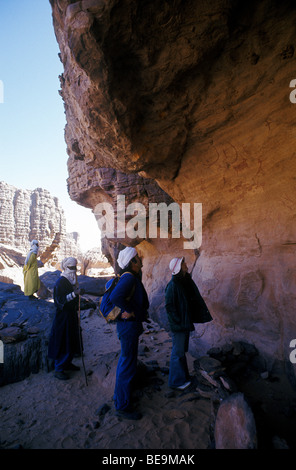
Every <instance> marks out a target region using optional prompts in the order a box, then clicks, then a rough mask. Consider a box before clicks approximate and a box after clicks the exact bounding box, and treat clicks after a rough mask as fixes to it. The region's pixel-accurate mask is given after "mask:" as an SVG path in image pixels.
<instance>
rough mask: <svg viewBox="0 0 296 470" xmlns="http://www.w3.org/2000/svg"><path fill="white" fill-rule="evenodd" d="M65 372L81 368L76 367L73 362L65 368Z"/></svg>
mask: <svg viewBox="0 0 296 470" xmlns="http://www.w3.org/2000/svg"><path fill="white" fill-rule="evenodd" d="M65 370H80V367H78V366H75V364H72V362H71V363H70V364H68V365H67V366H65Z"/></svg>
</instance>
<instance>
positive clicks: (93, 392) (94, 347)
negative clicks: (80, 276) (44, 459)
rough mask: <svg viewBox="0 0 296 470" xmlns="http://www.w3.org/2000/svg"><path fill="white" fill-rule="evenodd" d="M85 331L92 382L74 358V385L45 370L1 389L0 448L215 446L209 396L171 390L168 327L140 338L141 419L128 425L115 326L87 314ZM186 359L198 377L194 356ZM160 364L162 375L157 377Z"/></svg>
mask: <svg viewBox="0 0 296 470" xmlns="http://www.w3.org/2000/svg"><path fill="white" fill-rule="evenodd" d="M145 325H146V324H145ZM81 326H82V332H83V333H82V334H83V342H84V363H85V367H86V370H87V382H88V385H86V381H85V376H84V373H83V368H82V360H81V358H76V359H75V360H74V361H73V362H74V363H75V364H77V365H79V366H80V367H81V370H80V371H77V372H71V378H70V380H68V381H60V380H58V379H56V378H55V377H54V375H53V372H49V373H47V372H39V373H38V374H32V375H30V376H29V377H28V378H26V379H25V380H23V381H22V382H18V383H14V384H9V385H6V386H4V387H1V388H0V448H2V449H10V448H18V447H21V448H24V449H207V448H209V446H210V445H211V426H212V425H213V420H214V411H213V405H212V403H211V400H208V399H203V398H200V399H198V400H197V399H196V394H194V393H193V392H190V391H187V393H184V392H179V391H172V390H171V389H170V388H169V387H168V374H167V369H168V364H169V358H170V352H171V339H170V336H169V334H168V333H167V332H166V331H165V330H163V329H161V328H160V327H159V326H158V325H157V324H154V323H153V322H152V323H151V324H150V325H149V327H147V326H146V327H145V332H144V333H143V334H142V336H141V337H140V346H139V360H140V361H141V363H142V364H145V368H143V371H144V375H143V377H142V383H140V388H139V389H138V390H137V391H136V395H135V400H137V401H136V403H137V404H136V407H137V410H139V411H141V413H142V414H143V418H142V419H141V420H139V421H128V420H121V419H120V418H118V417H117V416H116V415H115V412H114V405H113V399H112V396H113V390H114V383H115V371H116V365H117V361H118V357H119V352H120V343H119V340H118V338H117V335H116V325H114V324H113V325H109V324H106V322H105V320H104V319H103V318H102V317H99V316H98V314H97V313H96V312H94V313H91V312H90V311H87V312H85V313H84V315H83V316H82V320H81ZM187 357H188V365H189V370H190V372H191V373H193V374H194V368H193V360H194V358H193V357H191V356H190V354H188V355H187ZM155 361H157V364H158V366H159V367H160V368H161V370H157V371H155V372H153V368H154V365H155V364H156V363H155ZM147 371H148V372H149V374H147ZM150 372H151V375H150ZM102 405H107V407H105V408H103V409H101V407H102ZM106 410H107V411H106Z"/></svg>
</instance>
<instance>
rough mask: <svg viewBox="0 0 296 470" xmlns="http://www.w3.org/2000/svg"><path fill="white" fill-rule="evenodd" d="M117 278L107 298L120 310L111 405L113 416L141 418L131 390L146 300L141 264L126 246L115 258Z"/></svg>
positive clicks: (144, 316)
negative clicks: (134, 406) (114, 413)
mask: <svg viewBox="0 0 296 470" xmlns="http://www.w3.org/2000/svg"><path fill="white" fill-rule="evenodd" d="M117 262H118V265H119V267H120V268H121V272H120V274H121V277H120V279H119V281H118V284H117V285H116V287H115V289H114V291H113V292H112V294H111V296H110V300H111V302H112V303H113V305H116V306H117V307H119V308H121V314H120V316H119V319H118V321H117V334H118V338H119V340H120V344H121V353H120V357H119V361H118V365H117V370H116V384H115V390H114V404H115V409H116V414H117V416H119V417H122V418H126V419H141V417H142V415H141V413H139V412H137V411H135V410H134V409H133V406H132V403H131V391H132V383H133V379H134V378H135V376H136V372H137V360H138V343H139V336H140V335H141V333H143V326H142V322H143V321H145V320H147V311H148V308H149V301H148V296H147V293H146V290H145V288H144V286H143V284H142V281H141V277H142V276H141V275H142V261H141V259H140V257H139V256H138V253H137V250H136V249H135V248H132V247H127V248H125V249H124V250H122V251H121V252H120V253H119V256H118V259H117Z"/></svg>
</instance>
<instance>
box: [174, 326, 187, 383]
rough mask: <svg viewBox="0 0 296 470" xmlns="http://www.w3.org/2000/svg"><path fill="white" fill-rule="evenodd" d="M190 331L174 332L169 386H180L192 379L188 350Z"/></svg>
mask: <svg viewBox="0 0 296 470" xmlns="http://www.w3.org/2000/svg"><path fill="white" fill-rule="evenodd" d="M189 335H190V333H189V332H186V331H185V332H184V331H181V332H172V339H173V347H172V353H171V360H170V372H169V386H170V387H172V388H175V387H180V386H181V385H183V384H184V383H185V382H188V380H190V376H189V371H188V366H187V359H186V352H187V351H188V345H189Z"/></svg>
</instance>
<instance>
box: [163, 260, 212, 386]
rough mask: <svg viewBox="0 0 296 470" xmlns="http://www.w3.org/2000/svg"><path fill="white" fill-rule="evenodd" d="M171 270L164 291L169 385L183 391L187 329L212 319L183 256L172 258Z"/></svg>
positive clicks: (186, 380)
mask: <svg viewBox="0 0 296 470" xmlns="http://www.w3.org/2000/svg"><path fill="white" fill-rule="evenodd" d="M170 270H171V271H172V279H171V281H170V282H169V283H168V285H167V287H166V290H165V307H166V311H167V315H168V321H169V326H170V330H171V332H172V340H173V346H172V352H171V359H170V371H169V386H170V387H171V388H176V389H178V390H185V389H186V388H187V387H189V385H190V384H191V381H190V376H189V371H188V365H187V359H186V352H187V351H188V346H189V336H190V332H191V331H194V323H205V322H208V321H211V320H212V317H211V315H210V313H209V311H208V308H207V306H206V304H205V302H204V300H203V298H202V296H201V295H200V293H199V290H198V288H197V286H196V284H195V283H194V281H193V280H192V279H191V276H190V274H188V267H187V264H186V262H185V259H184V258H174V259H172V260H171V262H170Z"/></svg>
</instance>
